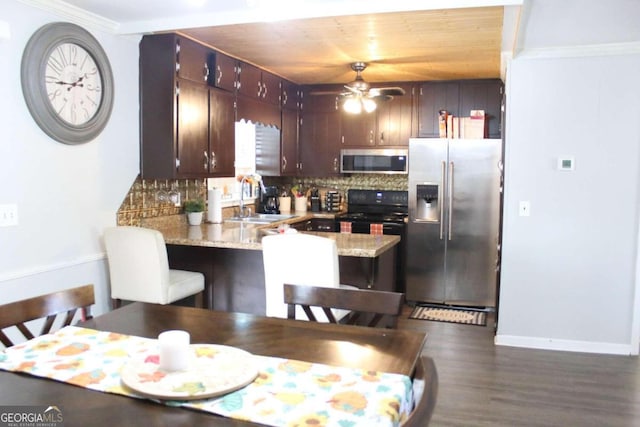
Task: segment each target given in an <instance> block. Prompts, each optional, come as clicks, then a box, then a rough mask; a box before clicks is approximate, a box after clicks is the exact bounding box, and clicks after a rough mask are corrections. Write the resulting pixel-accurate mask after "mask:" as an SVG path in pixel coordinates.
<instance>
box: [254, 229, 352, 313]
mask: <svg viewBox="0 0 640 427" xmlns="http://www.w3.org/2000/svg"><path fill="white" fill-rule="evenodd" d="M262 259H263V263H264V281H265V294H266V315H267V316H269V317H281V318H285V319H286V318H287V304H285V302H284V284H285V283H288V284H293V285H308V286H325V287H334V288H337V287H345V288H349V289H356V287H354V286H350V285H341V284H340V264H339V262H338V248H337V246H336V241H335V240H333V239H329V238H326V237H320V236H314V235H311V234H304V233H284V234H277V235H270V236H265V237H263V238H262ZM316 309H317V307H315V308H314V313H316V314H317V318H318V319H319V320H320V321H324V322H327V321H328V319H327V317H326V316H325V315H324V313H323V312H322V310H321V309H317V310H316ZM333 313H334V316H335V317H336V318H337V319H338V320H339V319H341V318H342V317H344V316H345V315H346V314H348V313H349V312H348V311H346V310H333ZM296 319H303V320H307V316H306V315H305V314H304V312H303V311H302V309H301V308H300V307H296Z"/></svg>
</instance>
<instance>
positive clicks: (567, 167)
mask: <svg viewBox="0 0 640 427" xmlns="http://www.w3.org/2000/svg"><path fill="white" fill-rule="evenodd" d="M575 163H576V161H575V159H574V158H573V157H558V170H561V171H572V170H574V169H575Z"/></svg>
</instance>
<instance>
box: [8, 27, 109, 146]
mask: <svg viewBox="0 0 640 427" xmlns="http://www.w3.org/2000/svg"><path fill="white" fill-rule="evenodd" d="M20 78H21V83H22V93H23V95H24V99H25V101H26V103H27V108H28V109H29V112H30V113H31V115H32V116H33V118H34V120H35V121H36V123H37V124H38V126H40V128H41V129H42V130H43V131H44V132H45V133H46V134H47V135H49V136H50V137H51V138H53V139H55V140H56V141H59V142H62V143H65V144H81V143H84V142H88V141H91V140H93V139H94V138H95V137H96V136H98V135H99V134H100V132H102V130H103V129H104V127H105V125H106V124H107V122H108V121H109V116H110V115H111V109H112V107H113V74H112V73H111V66H110V65H109V60H108V58H107V55H106V54H105V52H104V50H103V49H102V46H100V43H98V41H97V40H96V39H95V38H94V37H93V36H92V35H91V34H90V33H89V32H88V31H86V30H85V29H83V28H82V27H79V26H77V25H75V24H71V23H67V22H53V23H51V24H47V25H45V26H43V27H41V28H40V29H38V30H37V31H36V32H35V33H34V34H33V36H31V38H30V39H29V42H28V43H27V46H26V47H25V49H24V53H23V55H22V64H21V68H20Z"/></svg>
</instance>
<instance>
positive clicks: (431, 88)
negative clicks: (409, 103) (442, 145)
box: [418, 82, 460, 138]
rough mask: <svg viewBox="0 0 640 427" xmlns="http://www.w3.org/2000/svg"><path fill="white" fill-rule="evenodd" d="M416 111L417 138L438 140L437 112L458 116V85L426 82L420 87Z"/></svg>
mask: <svg viewBox="0 0 640 427" xmlns="http://www.w3.org/2000/svg"><path fill="white" fill-rule="evenodd" d="M419 96H420V102H419V107H418V109H419V111H418V123H419V129H418V136H420V137H427V138H438V137H439V136H440V131H439V126H438V112H439V111H440V110H446V111H447V112H448V113H449V114H453V115H454V116H460V111H459V105H460V84H459V83H458V82H435V83H433V82H428V83H423V84H422V85H421V86H420V95H419Z"/></svg>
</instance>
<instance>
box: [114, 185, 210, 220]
mask: <svg viewBox="0 0 640 427" xmlns="http://www.w3.org/2000/svg"><path fill="white" fill-rule="evenodd" d="M198 198H200V199H203V200H206V199H207V180H206V179H175V180H171V179H168V180H165V179H150V180H145V179H141V178H140V176H138V177H137V178H136V180H135V181H134V182H133V184H132V185H131V188H130V189H129V192H128V193H127V195H126V196H125V198H124V200H123V202H122V205H120V209H118V220H117V222H118V225H140V222H141V220H142V219H143V218H154V217H160V216H168V215H176V214H179V213H182V212H183V208H182V203H183V202H184V201H185V200H188V199H198ZM176 202H178V204H179V206H176Z"/></svg>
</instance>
